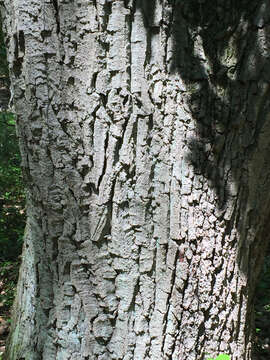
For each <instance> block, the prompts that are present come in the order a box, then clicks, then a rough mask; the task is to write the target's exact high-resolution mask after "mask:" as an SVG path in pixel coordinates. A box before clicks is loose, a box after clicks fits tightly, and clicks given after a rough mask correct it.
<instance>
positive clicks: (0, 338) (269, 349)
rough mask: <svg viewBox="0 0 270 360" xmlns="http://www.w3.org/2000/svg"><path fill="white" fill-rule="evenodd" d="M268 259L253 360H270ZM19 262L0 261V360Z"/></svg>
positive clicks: (259, 289) (260, 291)
mask: <svg viewBox="0 0 270 360" xmlns="http://www.w3.org/2000/svg"><path fill="white" fill-rule="evenodd" d="M269 265H270V257H269V263H268V261H266V265H265V270H264V271H263V273H262V276H261V280H260V282H259V285H258V287H257V290H256V299H257V300H256V304H255V338H254V341H255V344H254V345H255V354H254V359H253V360H269V359H270V266H269ZM19 266H20V261H19V260H16V261H3V262H1V261H0V360H1V358H2V355H3V353H4V352H5V345H6V341H7V337H8V334H9V328H10V323H11V308H12V303H13V300H14V296H15V290H16V283H17V280H18V274H19ZM268 273H269V274H268Z"/></svg>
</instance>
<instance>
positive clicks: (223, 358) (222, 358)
mask: <svg viewBox="0 0 270 360" xmlns="http://www.w3.org/2000/svg"><path fill="white" fill-rule="evenodd" d="M230 359H231V358H230V356H229V355H226V354H221V355H219V356H218V357H217V358H216V360H230Z"/></svg>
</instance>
